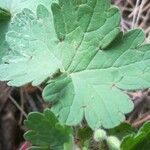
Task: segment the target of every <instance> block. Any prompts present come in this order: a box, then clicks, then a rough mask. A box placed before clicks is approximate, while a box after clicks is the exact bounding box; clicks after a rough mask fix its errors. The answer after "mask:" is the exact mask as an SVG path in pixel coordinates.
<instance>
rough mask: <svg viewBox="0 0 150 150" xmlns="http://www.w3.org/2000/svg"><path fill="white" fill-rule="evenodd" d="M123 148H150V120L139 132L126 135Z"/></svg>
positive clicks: (132, 149)
mask: <svg viewBox="0 0 150 150" xmlns="http://www.w3.org/2000/svg"><path fill="white" fill-rule="evenodd" d="M121 150H150V122H147V123H145V124H144V125H143V126H142V127H141V128H140V130H139V131H138V133H133V134H130V135H128V136H126V137H125V138H124V140H123V141H122V143H121Z"/></svg>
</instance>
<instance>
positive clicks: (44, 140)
mask: <svg viewBox="0 0 150 150" xmlns="http://www.w3.org/2000/svg"><path fill="white" fill-rule="evenodd" d="M25 126H26V127H27V128H28V129H29V131H27V132H26V133H25V135H24V137H25V139H26V140H27V141H29V142H31V143H32V147H31V148H30V149H31V150H49V149H50V150H63V149H64V150H65V147H68V146H69V145H70V144H71V143H70V142H73V140H72V130H71V128H70V127H67V126H62V125H60V124H59V122H58V120H57V119H56V117H55V116H54V114H53V113H52V112H51V111H50V110H49V109H46V110H45V111H44V112H43V113H38V112H33V113H30V114H29V115H28V118H27V120H25ZM66 143H70V144H68V145H67V144H66Z"/></svg>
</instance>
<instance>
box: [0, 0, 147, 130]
mask: <svg viewBox="0 0 150 150" xmlns="http://www.w3.org/2000/svg"><path fill="white" fill-rule="evenodd" d="M51 8H52V11H48V10H47V9H46V8H45V7H44V6H43V5H39V6H38V8H37V11H36V14H35V13H34V12H32V11H31V10H29V9H24V10H23V11H22V12H21V13H19V14H17V15H16V17H15V18H14V19H13V21H12V23H11V25H10V27H9V32H8V33H7V36H6V39H7V42H8V43H9V46H10V48H11V52H10V54H9V55H8V56H6V57H5V58H4V60H5V63H4V64H3V65H1V66H0V79H1V80H3V81H8V84H9V85H12V86H21V85H24V84H27V83H29V82H32V84H33V85H39V84H40V83H42V82H43V81H47V79H49V78H50V80H49V82H48V83H47V86H46V88H45V89H44V92H43V97H44V98H45V100H46V101H51V102H53V103H54V105H53V108H52V111H53V112H54V113H55V114H56V115H57V117H58V118H59V120H60V121H61V122H64V123H66V124H67V125H76V124H78V123H80V122H81V120H82V119H83V117H85V119H86V121H87V122H88V124H89V126H90V127H91V128H93V129H95V128H99V127H101V126H103V127H105V128H112V127H114V126H117V125H118V124H120V122H122V121H123V120H124V119H125V117H124V114H125V113H128V112H130V111H131V110H132V109H133V103H132V102H131V101H130V98H129V97H128V96H127V95H126V94H125V93H124V92H123V90H135V89H144V88H148V87H150V45H149V44H143V42H144V34H143V32H142V31H141V30H139V29H136V30H132V31H129V32H127V33H125V34H124V35H123V36H122V33H121V32H120V27H119V25H120V13H119V10H118V9H117V8H116V7H114V6H111V5H110V2H109V0H92V1H91V0H87V1H77V0H70V1H68V0H59V2H58V3H52V5H51ZM58 72H59V74H58Z"/></svg>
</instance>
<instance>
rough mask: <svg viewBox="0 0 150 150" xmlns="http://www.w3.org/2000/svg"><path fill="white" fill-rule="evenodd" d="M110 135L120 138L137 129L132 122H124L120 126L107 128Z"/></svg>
mask: <svg viewBox="0 0 150 150" xmlns="http://www.w3.org/2000/svg"><path fill="white" fill-rule="evenodd" d="M107 133H108V135H110V136H111V135H114V136H116V137H118V138H119V139H120V140H122V139H123V137H125V136H127V135H129V134H131V133H136V129H135V128H133V127H132V126H131V125H130V124H128V123H122V124H120V125H119V126H117V127H115V128H112V129H109V130H107Z"/></svg>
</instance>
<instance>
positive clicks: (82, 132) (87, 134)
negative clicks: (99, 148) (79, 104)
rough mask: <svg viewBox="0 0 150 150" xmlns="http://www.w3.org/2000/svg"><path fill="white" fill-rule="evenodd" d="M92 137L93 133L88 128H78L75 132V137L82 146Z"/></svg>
mask: <svg viewBox="0 0 150 150" xmlns="http://www.w3.org/2000/svg"><path fill="white" fill-rule="evenodd" d="M92 136H93V131H92V130H91V128H89V127H84V128H79V129H78V131H77V137H78V138H79V140H80V142H81V144H82V145H84V143H85V142H86V141H87V140H90V139H91V137H92Z"/></svg>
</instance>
